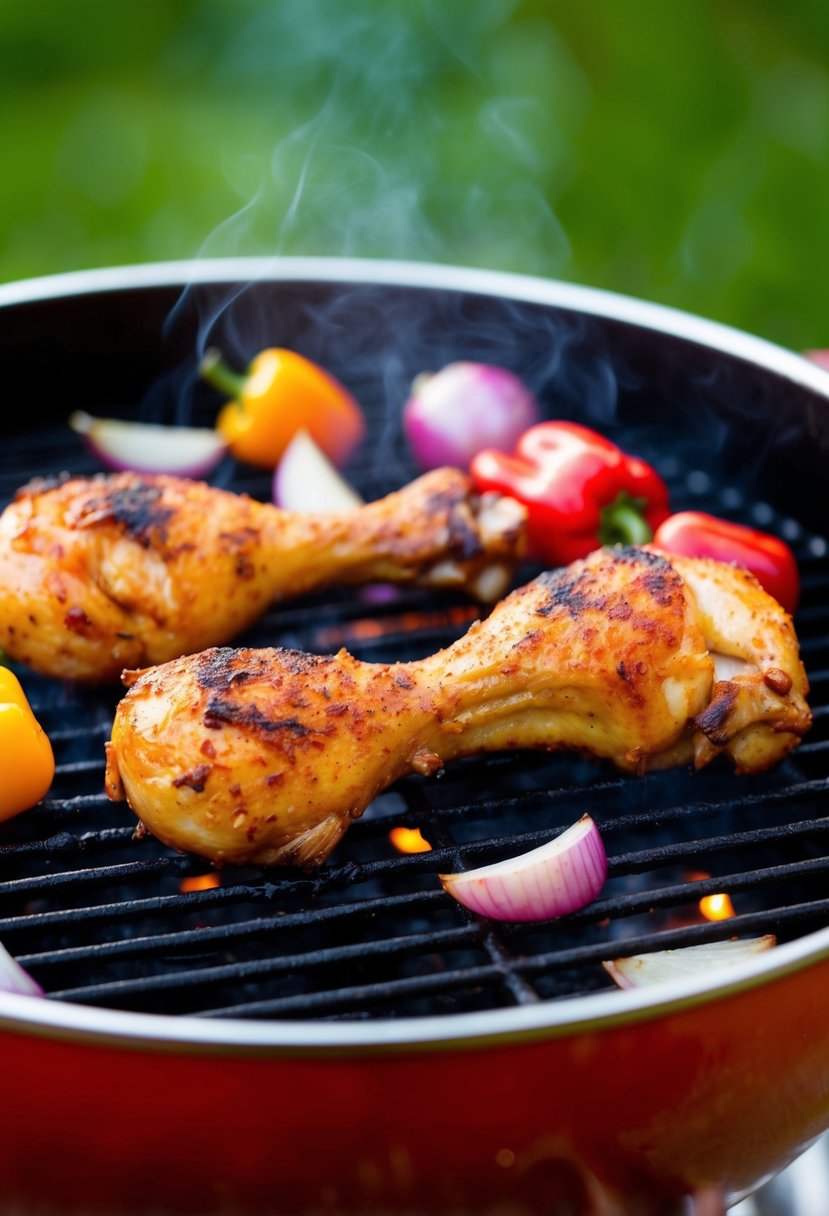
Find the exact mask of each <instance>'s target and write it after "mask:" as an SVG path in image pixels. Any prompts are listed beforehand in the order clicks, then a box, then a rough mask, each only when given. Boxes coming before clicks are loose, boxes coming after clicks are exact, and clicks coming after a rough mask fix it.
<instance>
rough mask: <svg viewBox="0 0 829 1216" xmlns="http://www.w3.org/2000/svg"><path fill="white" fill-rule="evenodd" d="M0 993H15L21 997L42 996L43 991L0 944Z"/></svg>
mask: <svg viewBox="0 0 829 1216" xmlns="http://www.w3.org/2000/svg"><path fill="white" fill-rule="evenodd" d="M0 992H17V993H19V994H20V995H21V996H43V989H42V988H41V986H40V984H38V983H37V981H36V980H33V979H32V977H31V976H30V975H29V973H28V971H25V970H24V969H23V967H21V966H20V963H18V961H17V960H16V959H14V958H12V956H11V955H10V954H9V952H8V950H7V949H6V947H5V946H4V945H3V943H2V942H0Z"/></svg>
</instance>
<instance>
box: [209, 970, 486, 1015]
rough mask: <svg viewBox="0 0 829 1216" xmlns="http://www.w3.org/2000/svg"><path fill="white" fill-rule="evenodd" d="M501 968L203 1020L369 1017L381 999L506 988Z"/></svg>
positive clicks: (344, 991)
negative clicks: (340, 1014)
mask: <svg viewBox="0 0 829 1216" xmlns="http://www.w3.org/2000/svg"><path fill="white" fill-rule="evenodd" d="M503 980H504V976H503V973H502V972H501V970H500V968H499V967H497V966H495V965H494V964H489V965H484V966H480V967H468V968H466V969H465V970H464V971H463V972H457V971H445V972H440V973H437V974H434V975H418V976H411V977H407V978H406V979H400V980H388V981H387V982H386V983H384V984H383V986H382V991H381V990H380V989H379V988H378V986H377V985H376V984H360V985H355V986H353V987H350V988H338V989H336V990H335V991H331V992H310V993H304V994H303V995H301V996H288V997H277V998H274V999H271V1000H261V1001H248V1002H247V1003H245V1004H243V1005H228V1006H224V1007H222V1008H220V1009H219V1008H217V1009H204V1010H201V1011H200V1012H199V1017H207V1018H224V1017H240V1016H241V1017H275V1018H282V1017H303V1018H307V1017H312V1016H316V1017H319V1016H330V1015H331V1014H332V1013H334V1012H338V1011H340V1010H346V1011H347V1010H350V1009H354V1010H357V1011H359V1012H360V1013H362V1014H363V1015H364V1014H365V1011H366V1010H367V1009H373V1008H376V1005H377V1001H378V996H380V997H381V998H382V1000H383V1001H384V1002H387V1001H394V1000H400V999H409V998H412V997H434V996H439V995H440V994H442V993H448V994H454V993H456V992H457V990H458V989H459V988H467V987H484V986H486V985H489V986H491V987H495V986H500V985H502V983H503Z"/></svg>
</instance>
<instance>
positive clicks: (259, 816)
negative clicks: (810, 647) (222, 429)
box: [107, 549, 810, 866]
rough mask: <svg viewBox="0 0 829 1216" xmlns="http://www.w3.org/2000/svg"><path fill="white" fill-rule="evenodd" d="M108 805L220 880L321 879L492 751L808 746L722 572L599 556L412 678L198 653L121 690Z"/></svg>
mask: <svg viewBox="0 0 829 1216" xmlns="http://www.w3.org/2000/svg"><path fill="white" fill-rule="evenodd" d="M125 679H126V682H127V683H128V684H131V685H132V686H131V688H130V690H129V691H128V693H127V694H126V695H125V697H124V698H123V700H122V701H121V703H120V705H119V707H118V710H117V713H116V717H115V723H114V726H113V731H112V740H111V743H110V744H109V745H108V748H107V753H108V762H107V791H108V793H109V795H110V797H111V798H113V799H115V800H119V799H121V798H124V797H126V798H127V800H128V802H129V803H130V805H131V807H132V809H133V810H134V811H135V813H136V814H137V816H138V817H139V819H140V820H141V821H142V823H143V824H144V826H145V828H146V829H148V830H149V831H150V832H152V833H153V834H154V835H156V836H157V837H158V838H159V839H161V840H162V841H164V842H165V843H166V844H168V845H171V846H172V847H174V848H176V849H179V850H184V851H190V852H195V853H200V854H202V855H204V856H205V857H208V858H209V859H210V860H211V861H213V862H215V863H217V864H218V863H222V862H240V863H241V862H252V863H258V864H264V865H268V864H276V863H296V864H300V865H306V866H310V865H315V864H318V863H319V862H321V861H323V860H324V858H325V857H326V856H327V855H328V853H329V852H330V851H331V849H332V848H333V847H334V845H335V844H336V843H337V841H338V840H339V839H340V837H341V836H342V834H343V833H344V832H345V830H346V828H347V827H348V825H349V823H350V822H351V820H352V819H355V818H357V817H358V816H359V815H360V814H361V813H362V812H363V810H364V809H365V807H366V806H367V805H368V803H369V802H370V801H371V799H372V798H373V797H374V796H375V795H376V794H377V793H379V791H380V790H382V789H384V788H385V787H386V786H387V785H389V784H390V783H391V782H393V781H395V780H396V779H397V778H398V777H400V776H402V775H403V774H404V773H410V772H418V773H423V774H428V773H431V772H434V771H435V770H436V769H439V768H440V767H441V766H442V765H443V764H444V762H445V761H447V760H449V759H450V758H452V757H455V756H460V755H465V754H470V753H475V752H480V751H489V750H494V749H504V748H546V749H554V748H573V749H579V750H581V751H583V752H586V753H590V754H592V755H594V756H598V757H603V758H606V759H609V760H611V761H613V762H614V763H615V764H617V765H618V766H619V767H621V768H622V769H626V770H630V771H644V770H646V769H648V768H652V767H657V766H662V765H665V764H679V763H687V762H689V761H690V760H692V759H694V760H695V762H696V764H697V765H698V766H699V765H703V764H706V763H707V762H708V761H709V760H710V759H711V758H712V757H713V756H714V755H716V754H717V753H719V752H721V751H724V752H726V753H727V754H728V755H729V756H730V757H731V759H732V760H733V762H734V764H735V766H736V767H737V769H738V770H741V771H756V770H761V769H764V768H767V767H768V766H770V765H772V764H774V763H775V762H776V761H777V760H779V759H780V758H781V757H782V756H783V755H785V753H786V752H787V751H788V750H789V749H790V748H792V747H793V746H794V745H795V744H796V743H797V741H798V739H799V738H800V736H801V735H802V734H803V733H804V732H805V731H806V730H807V728H808V726H809V724H810V713H809V709H808V707H807V704H806V701H805V695H806V692H807V691H808V686H807V682H806V676H805V672H804V670H803V667H802V665H801V662H800V659H799V656H798V646H797V640H796V638H795V635H794V630H793V628H792V623H791V619H790V618H789V617H788V616H787V614H786V613H785V612H784V611H783V609H782V608H780V606H779V605H778V604H777V603H776V601H775V600H773V599H772V598H771V597H770V596H769V595H768V594H767V593H766V592H765V591H763V590H762V588H761V587H760V585H759V583H757V582H756V580H755V579H754V578H753V576H751V575H750V574H747V573H745V572H743V571H740V570H737V569H735V568H734V567H732V566H726V565H722V564H720V563H718V562H714V561H710V560H705V559H693V558H672V559H670V560H668V559H667V558H666V557H665V556H664V555H661V554H659V553H656V552H653V551H648V550H646V549H625V550H600V551H598V552H596V553H595V554H592V555H591V556H590V557H588V558H586V559H585V560H583V561H579V562H576V563H574V564H573V565H572V566H568V567H566V568H564V569H562V570H558V571H555V572H552V573H548V574H543V575H541V576H540V577H539V578H537V579H536V580H535V581H534V582H532V583H530V584H528V585H527V586H525V587H523V588H521V589H520V590H518V591H514V592H513V593H512V594H511V595H510V596H508V597H507V598H506V599H505V600H503V601H502V602H501V603H500V604H499V605H498V606H497V607H496V608H495V609H494V610H493V612H492V614H491V615H490V616H489V617H488V619H486V620H485V621H481V622H477V623H476V624H474V625H473V626H472V627H471V629H470V630H469V631H468V633H467V634H466V635H465V636H464V637H462V638H460V639H459V640H458V641H457V642H455V643H454V644H453V645H452V646H449V647H448V648H447V649H446V650H443V651H440V652H439V653H437V654H435V655H432V656H431V657H429V658H426V659H424V660H421V661H417V662H411V663H395V664H385V663H363V662H359V661H358V660H357V659H355V658H353V657H352V656H351V655H350V654H348V652H347V651H345V650H341V651H340V652H339V654H337V655H335V656H331V657H326V658H322V657H317V656H313V655H309V654H304V653H302V652H300V651H291V650H231V649H212V650H208V651H206V652H205V653H203V654H198V655H193V656H191V657H190V658H184V659H179V660H175V661H173V662H171V663H167V664H165V665H163V666H161V667H156V668H154V669H151V670H148V671H145V672H133V673H128V674H127V675H126V677H125Z"/></svg>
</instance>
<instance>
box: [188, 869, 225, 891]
mask: <svg viewBox="0 0 829 1216" xmlns="http://www.w3.org/2000/svg"><path fill="white" fill-rule="evenodd" d="M218 885H219V875H218V874H216V873H215V872H214V871H211V872H210V873H209V874H193V875H192V876H191V877H190V878H182V880H181V882H180V883H179V888H180V890H181V891H183V892H185V893H186V892H188V891H209V890H210V889H211V888H212V887H218Z"/></svg>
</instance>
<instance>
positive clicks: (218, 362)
mask: <svg viewBox="0 0 829 1216" xmlns="http://www.w3.org/2000/svg"><path fill="white" fill-rule="evenodd" d="M199 372H200V374H201V375H202V377H203V378H204V379H205V380H207V381H208V383H210V384H212V385H213V386H214V387H215V388H218V389H220V390H221V391H222V392H225V393H227V394H229V396H230V397H231V398H232V400H231V401H229V402H228V403H227V405H225V406H224V407H223V409H222V410H221V411H220V412H219V416H218V418H217V419H216V429H217V430H218V431H219V434H220V435H221V436H222V437H223V438H224V439H225V440H226V442H227V445H228V447H229V449H230V451H231V452H232V453H233V455H234V456H236V457H237V458H238V459H239V460H244V461H246V462H247V463H248V464H254V465H258V466H260V467H261V468H265V469H273V468H275V467H276V465H277V464H278V463H279V460H280V458H281V456H282V453H283V452H284V451H285V448H286V447H287V446H288V444H289V443H290V441H291V439H292V438H293V436H294V435H295V434H296V432H297V431H298V430H299V429H300V428H304V429H305V430H306V431H308V432H309V434H310V435H311V437H312V438H313V439H314V441H315V442H316V444H317V445H318V446H319V447H320V448H322V450H323V451H324V452H325V454H326V455H327V456H328V457H330V459H331V460H332V461H333V462H334V464H335V465H337V466H340V467H341V466H342V465H343V464H345V462H346V461H347V460H348V457H349V456H350V455H351V453H352V451H353V450H354V448H355V447H356V446H357V444H358V443H359V442H360V440H361V439H362V438H363V435H364V434H365V429H366V424H365V418H364V417H363V413H362V410H361V409H360V406H359V405H358V404H357V402H356V401H355V399H354V398H353V397H352V396H351V394H350V393H349V392H348V390H347V389H346V388H344V387H343V385H342V384H340V383H339V381H338V380H335V379H334V377H333V376H331V375H329V373H328V372H326V371H324V370H323V369H322V368H321V367H318V366H317V364H316V363H312V362H311V360H310V359H306V358H305V357H304V356H303V355H300V354H297V352H296V351H293V350H285V349H283V348H281V347H270V348H269V349H268V350H263V351H262V352H261V353H260V354H258V355H257V356H256V358H255V359H254V360H253V362H252V363H251V365H250V367H249V368H248V370H247V373H246V374H245V375H239V374H238V373H237V372H234V371H233V370H232V369H231V368H229V367H228V366H227V364H226V363H224V362H223V360H222V357H221V355H220V353H219V352H218V351H216V350H212V349H211V350H208V351H207V352H206V353H205V356H204V358H203V359H202V361H201V365H200V367H199Z"/></svg>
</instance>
